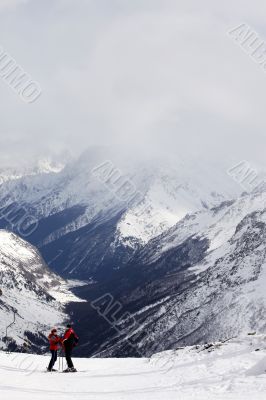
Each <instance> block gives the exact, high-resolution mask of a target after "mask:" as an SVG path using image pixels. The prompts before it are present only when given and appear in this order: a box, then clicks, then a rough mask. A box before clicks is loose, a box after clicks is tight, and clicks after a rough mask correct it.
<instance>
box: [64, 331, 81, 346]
mask: <svg viewBox="0 0 266 400" xmlns="http://www.w3.org/2000/svg"><path fill="white" fill-rule="evenodd" d="M78 339H79V338H78V336H77V335H76V333H75V331H74V329H73V328H69V329H67V330H66V331H65V334H64V337H63V339H62V343H63V345H65V346H66V345H68V346H70V347H74V346H75V345H76V344H77V342H78Z"/></svg>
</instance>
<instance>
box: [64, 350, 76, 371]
mask: <svg viewBox="0 0 266 400" xmlns="http://www.w3.org/2000/svg"><path fill="white" fill-rule="evenodd" d="M71 354H72V346H65V356H66V362H67V366H68V368H73V367H74V365H73V362H72V360H71Z"/></svg>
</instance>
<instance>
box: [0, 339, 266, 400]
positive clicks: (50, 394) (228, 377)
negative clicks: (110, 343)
mask: <svg viewBox="0 0 266 400" xmlns="http://www.w3.org/2000/svg"><path fill="white" fill-rule="evenodd" d="M48 362H49V357H48V356H36V355H31V354H19V353H12V354H5V353H3V352H0V372H1V373H0V393H1V398H2V399H8V398H10V399H12V400H36V399H37V400H39V399H40V400H42V399H47V398H56V399H58V400H64V399H72V400H80V399H87V400H90V399H93V400H95V399H100V400H105V399H108V400H109V399H110V400H157V399H158V400H161V399H167V400H172V399H175V400H177V399H178V400H179V399H180V400H190V399H195V400H196V399H197V400H203V399H204V400H216V399H218V400H219V399H223V400H249V399H250V398H252V399H253V400H260V399H261V400H262V399H265V391H266V337H265V336H264V335H255V336H245V337H242V338H238V339H231V340H230V341H229V342H226V343H215V344H210V345H202V346H193V347H186V348H183V349H179V350H175V351H166V352H163V353H158V354H156V355H154V356H153V357H151V358H150V359H148V358H142V359H134V358H131V359H96V358H94V359H84V358H83V359H78V358H77V359H74V364H75V366H76V368H77V369H78V371H79V372H78V373H75V374H61V373H56V372H55V373H47V372H44V371H45V368H46V366H47V364H48ZM57 367H58V365H57Z"/></svg>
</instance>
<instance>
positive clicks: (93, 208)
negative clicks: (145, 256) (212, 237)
mask: <svg viewBox="0 0 266 400" xmlns="http://www.w3.org/2000/svg"><path fill="white" fill-rule="evenodd" d="M241 190H242V189H241V188H240V187H238V186H237V185H236V183H235V182H234V181H233V180H232V179H231V178H230V177H228V175H227V174H226V168H224V169H223V168H218V167H217V166H216V167H213V168H212V169H210V168H209V167H208V168H205V169H204V168H203V167H201V168H199V167H196V166H195V165H194V164H193V163H191V164H189V163H185V162H184V161H182V160H179V161H177V160H174V161H172V160H166V161H165V160H158V159H147V160H141V161H139V160H135V161H134V162H132V158H131V159H128V157H127V155H124V156H123V157H122V156H120V157H118V156H117V154H116V153H115V152H113V151H112V150H108V149H105V148H93V149H91V150H88V151H87V152H85V153H84V154H83V155H82V156H81V157H80V158H79V159H77V160H75V161H72V162H70V163H69V164H67V165H66V167H65V168H64V169H63V170H62V171H60V172H56V173H54V172H51V173H48V174H47V173H45V174H44V173H40V174H36V175H34V176H24V177H22V178H20V179H18V180H15V181H14V180H13V181H9V182H6V183H5V184H2V185H1V186H0V207H1V208H0V215H2V218H1V219H0V227H2V228H5V229H6V228H7V229H11V230H13V231H15V232H17V233H19V231H18V230H17V226H16V224H15V223H12V221H11V223H10V222H9V221H8V218H6V214H8V213H11V214H12V213H13V214H16V212H17V213H19V211H18V210H19V209H20V208H21V207H23V210H24V209H25V210H26V211H27V212H28V214H30V215H31V217H33V218H34V219H37V220H38V228H37V229H36V230H34V232H33V234H32V235H30V236H28V237H27V239H28V240H29V241H30V242H31V243H33V244H34V245H36V246H37V247H38V248H39V249H40V250H41V252H42V254H43V256H44V258H45V260H46V261H47V263H48V264H49V265H50V266H51V267H52V268H54V269H55V270H56V271H57V272H59V273H63V274H64V275H65V276H77V277H80V278H82V279H88V278H89V277H91V276H93V275H94V274H95V272H96V271H100V272H101V273H102V274H105V273H109V272H110V271H111V272H112V270H113V269H116V268H120V267H121V264H122V265H124V264H125V263H127V262H128V260H129V259H130V258H131V257H132V255H133V254H134V253H135V251H137V250H138V249H139V248H140V247H143V246H144V245H145V244H147V243H148V242H149V241H150V240H151V239H153V238H155V237H157V236H158V235H160V234H161V233H163V232H165V231H166V230H168V229H169V228H170V227H172V226H174V225H175V224H176V223H177V222H178V221H180V220H181V219H182V218H183V217H184V216H185V215H186V214H188V213H193V212H195V211H199V210H204V209H209V208H211V207H213V206H218V205H219V204H220V203H221V202H222V201H225V200H228V199H232V198H235V197H236V196H237V195H239V193H240V191H241ZM12 209H13V210H12ZM6 210H7V211H6ZM9 210H12V211H9ZM88 238H90V240H88ZM97 249H98V250H97ZM60 265H64V267H63V269H62V267H61V266H60Z"/></svg>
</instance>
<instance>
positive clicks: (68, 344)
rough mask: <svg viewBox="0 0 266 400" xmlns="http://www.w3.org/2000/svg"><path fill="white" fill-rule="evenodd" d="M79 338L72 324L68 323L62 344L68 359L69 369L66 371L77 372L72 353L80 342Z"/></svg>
mask: <svg viewBox="0 0 266 400" xmlns="http://www.w3.org/2000/svg"><path fill="white" fill-rule="evenodd" d="M78 341H79V338H78V336H77V335H76V333H75V332H74V329H73V328H72V325H71V324H68V325H67V330H66V332H65V334H64V337H63V340H62V345H63V348H64V350H65V357H66V361H67V369H66V370H65V371H64V372H77V370H76V368H74V365H73V362H72V359H71V354H72V350H73V348H74V347H75V346H76V345H77V344H78Z"/></svg>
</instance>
